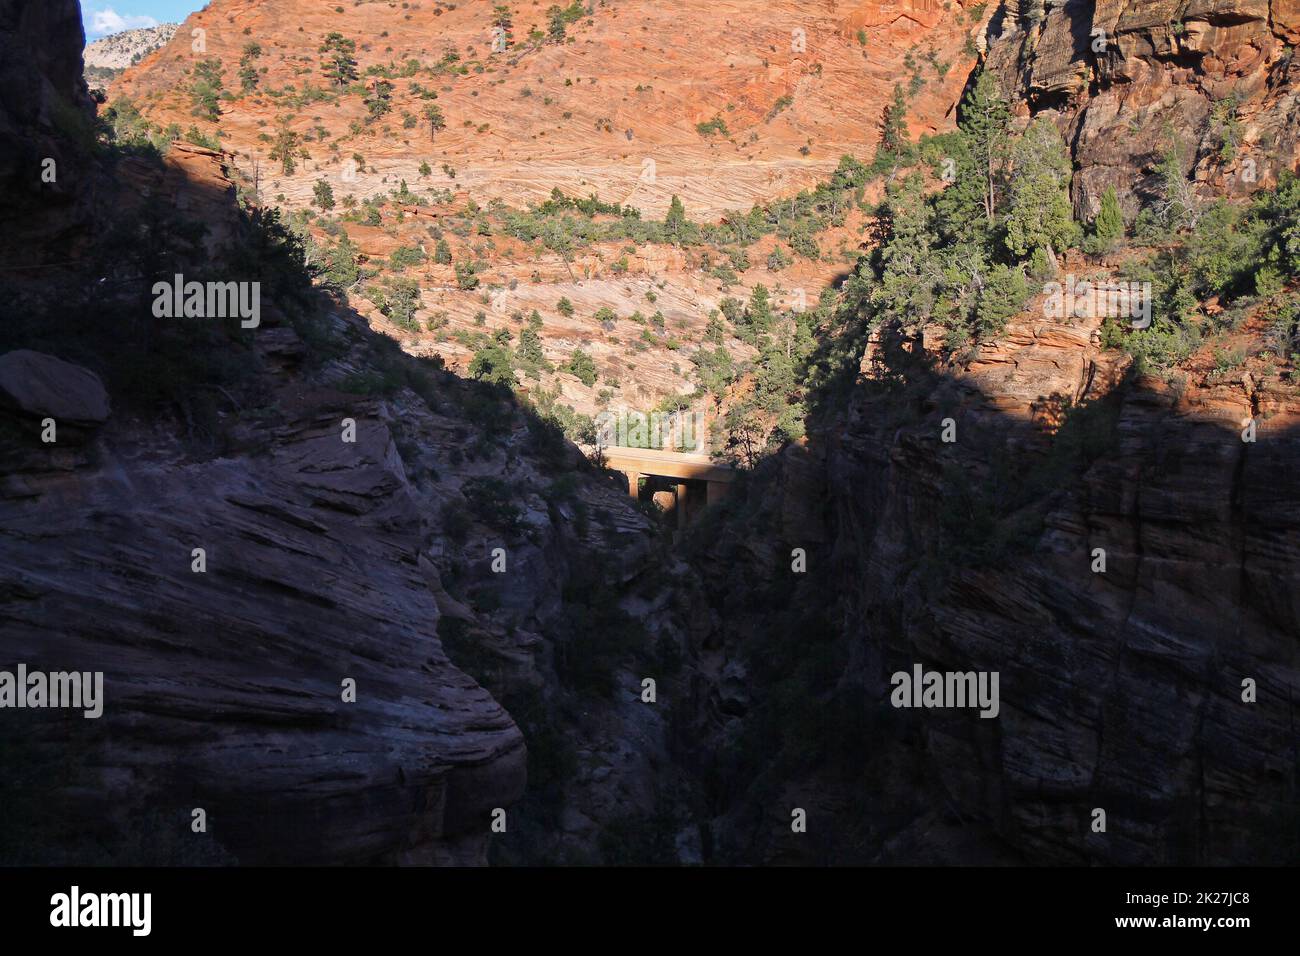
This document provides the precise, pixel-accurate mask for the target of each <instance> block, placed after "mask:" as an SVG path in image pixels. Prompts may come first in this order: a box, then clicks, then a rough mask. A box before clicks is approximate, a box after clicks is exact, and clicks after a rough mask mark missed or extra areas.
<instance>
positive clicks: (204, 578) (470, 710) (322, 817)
mask: <svg viewBox="0 0 1300 956" xmlns="http://www.w3.org/2000/svg"><path fill="white" fill-rule="evenodd" d="M87 374H89V373H87ZM356 414H357V411H356V407H355V405H352V406H347V405H344V404H341V403H340V404H338V405H336V406H335V407H331V406H330V405H329V404H327V403H324V402H317V403H314V404H312V405H311V406H310V407H309V408H306V409H304V410H303V413H302V415H301V417H298V418H295V419H294V420H292V421H290V422H288V423H286V424H285V425H284V426H282V428H281V429H280V430H279V433H278V435H277V436H276V438H277V440H276V443H275V446H274V448H273V449H272V450H271V451H270V453H269V454H266V455H263V456H259V457H257V458H255V459H249V458H242V457H241V458H235V459H218V460H215V461H206V462H195V461H187V460H185V459H184V458H183V457H180V456H178V455H177V454H176V453H175V451H174V450H173V449H168V448H165V447H160V446H159V444H158V442H157V436H155V435H151V434H149V432H148V430H146V429H139V428H138V427H137V428H129V427H124V428H120V429H119V428H115V427H114V426H113V425H111V424H110V425H109V426H108V428H107V434H106V435H103V436H100V438H99V440H97V442H96V443H95V444H94V445H93V447H91V448H88V449H85V450H84V452H83V453H82V454H81V455H79V456H78V459H77V460H69V459H68V458H67V457H64V454H65V453H62V452H59V453H56V452H53V451H51V453H50V454H49V455H48V456H46V457H44V458H42V456H41V455H40V454H39V453H29V456H28V458H27V460H26V461H25V462H24V467H23V468H22V470H21V472H20V473H17V474H12V473H11V474H9V475H8V476H7V477H6V479H5V482H4V492H3V496H2V499H3V500H2V501H0V514H3V521H2V522H0V523H2V524H3V526H4V529H5V530H4V533H3V536H2V544H3V551H4V555H5V560H4V570H3V572H0V593H3V594H4V595H6V600H5V601H4V602H3V607H4V610H3V612H2V614H0V616H2V617H3V621H4V632H5V654H6V659H7V660H12V661H23V662H26V663H27V664H28V665H29V667H31V668H38V667H39V668H43V669H47V670H63V669H75V670H89V671H103V672H104V674H105V695H106V702H105V715H104V717H102V718H100V720H99V721H90V720H87V721H81V722H79V723H77V724H74V725H72V726H71V728H69V727H68V726H67V725H66V724H62V725H55V726H51V727H49V728H48V732H49V733H51V734H53V733H59V734H61V735H64V736H63V737H62V738H59V739H57V740H56V739H45V740H44V741H43V742H44V743H46V744H49V745H50V746H55V745H56V744H57V743H62V744H64V745H65V746H67V747H69V748H76V747H77V746H78V745H79V743H80V742H81V741H82V739H83V738H84V739H85V741H86V742H87V743H88V744H89V743H90V742H93V743H94V745H97V746H98V747H99V748H101V749H99V750H98V751H97V754H96V756H95V759H94V767H93V773H92V774H91V775H90V779H83V780H78V781H77V783H78V784H79V785H80V786H87V785H92V786H94V787H95V789H96V790H97V791H98V792H97V793H96V794H95V798H94V799H93V800H81V799H79V797H78V795H77V794H76V793H71V794H52V795H51V798H52V799H60V798H62V799H66V800H67V801H68V803H69V805H70V806H73V807H76V806H80V807H81V808H82V809H83V810H84V811H85V812H86V813H87V817H88V818H90V819H93V818H94V816H95V815H96V814H101V813H103V810H104V807H105V806H107V807H111V808H112V810H111V817H112V819H111V820H101V821H100V824H99V826H100V827H102V829H103V830H104V831H107V832H110V833H111V831H112V829H113V825H116V826H120V827H122V828H123V829H124V830H127V831H130V830H132V829H134V827H133V822H134V823H136V824H137V825H138V821H132V820H131V815H132V814H140V813H141V812H142V811H144V810H146V809H150V808H152V807H153V806H156V805H161V804H166V805H169V806H170V807H171V809H172V810H173V811H175V810H176V809H177V804H176V801H177V800H179V801H181V802H182V803H185V804H186V807H188V804H187V803H186V801H192V802H193V804H194V806H199V807H203V808H204V809H205V810H206V811H207V813H208V815H209V817H210V819H211V821H212V823H211V827H210V832H211V833H212V834H213V839H214V840H215V841H216V843H217V844H219V845H220V846H221V847H223V848H224V849H225V850H226V851H227V852H229V853H231V854H233V855H234V857H235V858H237V859H238V860H239V861H240V862H244V863H259V862H263V863H264V862H288V861H300V862H321V863H324V862H345V861H354V862H357V861H365V860H387V861H393V862H396V861H403V862H435V861H447V860H458V861H460V862H472V861H474V860H475V859H478V858H481V856H482V854H483V851H484V848H485V842H486V835H487V822H488V819H489V811H490V810H491V808H492V807H495V806H508V805H509V804H510V803H511V802H513V801H514V800H515V799H517V797H518V796H519V795H520V793H522V791H523V786H524V745H523V739H522V737H521V736H520V733H519V731H518V729H517V728H516V727H515V726H514V723H513V722H512V721H511V720H510V718H509V717H508V716H507V715H506V714H505V712H504V711H503V710H502V709H501V707H500V706H499V705H498V704H497V703H496V701H494V700H493V699H492V698H491V697H490V696H489V695H488V694H487V692H486V691H484V690H483V689H482V688H480V687H478V686H477V685H476V684H475V683H474V682H473V681H472V680H471V679H470V678H468V677H466V676H465V675H464V674H462V673H461V672H460V671H458V670H457V669H456V668H455V667H453V666H452V665H451V664H450V663H449V662H448V660H447V658H446V655H445V654H444V653H443V651H442V649H441V646H440V645H439V643H438V641H437V639H436V637H435V634H436V631H437V623H438V618H439V613H440V612H439V608H438V605H437V604H436V602H435V600H434V598H433V595H432V593H431V590H430V586H429V581H428V580H427V573H426V572H425V571H424V570H423V569H422V568H421V565H420V560H419V558H418V553H419V545H420V540H421V517H420V513H419V510H418V507H417V501H416V500H415V498H414V497H413V496H412V494H411V492H410V489H409V487H408V485H407V479H406V476H405V474H404V472H403V470H402V464H401V459H400V458H399V457H398V455H397V453H396V450H395V449H394V447H393V440H392V436H391V434H390V433H389V430H388V427H387V425H386V424H385V423H384V422H383V421H381V420H380V419H379V418H378V417H377V415H374V414H372V415H370V416H368V417H361V418H359V419H358V421H357V442H356V445H355V446H349V445H345V444H343V443H342V442H341V441H340V439H339V434H338V433H339V427H340V426H339V420H340V419H342V418H343V417H344V416H345V415H356ZM20 427H24V428H27V427H35V426H29V425H28V424H27V422H26V421H25V420H24V421H22V422H20ZM194 548H202V549H203V552H204V554H203V556H202V561H203V565H204V567H205V571H204V572H203V573H196V572H195V571H194V570H193V568H194V566H195V565H194V562H195V560H196V559H195V558H194V556H193V549H194ZM345 679H350V680H352V681H355V686H356V703H344V702H343V700H342V697H343V681H344V680H345ZM9 717H10V719H12V714H10V715H9ZM101 724H102V726H100V725H101ZM37 727H38V728H41V729H44V728H45V725H44V724H38V725H37ZM35 739H37V740H41V730H40V729H38V730H37V734H36V738H35ZM180 809H185V808H180ZM182 815H183V814H182ZM466 834H472V835H470V836H467V835H466ZM163 839H164V843H165V834H164V835H163ZM178 842H179V841H178Z"/></svg>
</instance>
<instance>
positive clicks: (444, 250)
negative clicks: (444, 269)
mask: <svg viewBox="0 0 1300 956" xmlns="http://www.w3.org/2000/svg"><path fill="white" fill-rule="evenodd" d="M433 261H434V262H436V263H438V265H440V266H449V265H451V246H449V245H447V240H446V239H439V240H438V245H437V246H435V247H434V250H433Z"/></svg>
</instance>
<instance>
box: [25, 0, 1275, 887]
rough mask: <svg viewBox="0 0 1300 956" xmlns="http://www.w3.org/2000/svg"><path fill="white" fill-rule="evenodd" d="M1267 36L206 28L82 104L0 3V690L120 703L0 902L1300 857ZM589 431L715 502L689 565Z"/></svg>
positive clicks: (892, 27)
mask: <svg viewBox="0 0 1300 956" xmlns="http://www.w3.org/2000/svg"><path fill="white" fill-rule="evenodd" d="M1297 43H1300V3H1297V2H1293V0H1159V2H1151V3H1142V4H1138V3H1133V2H1130V0H1061V2H1043V0H1024V2H1003V3H973V2H966V0H962V2H958V0H950V2H938V0H897V2H873V0H816V2H812V3H796V2H787V0H771V2H756V0H717V2H710V3H705V2H703V0H683V2H680V3H675V4H658V3H653V2H649V0H591V2H588V3H583V2H578V3H575V4H573V5H572V6H568V7H565V6H562V5H561V6H554V7H548V6H544V5H540V4H525V3H509V2H507V3H501V4H493V3H478V2H456V3H450V2H429V0H424V2H410V3H401V2H389V0H340V3H339V4H337V5H334V4H320V3H314V2H307V0H212V2H211V3H209V4H207V6H206V7H204V9H203V10H201V11H199V12H197V13H195V14H193V15H191V16H190V17H189V18H188V19H187V20H186V21H185V22H184V23H183V24H181V25H180V26H179V28H178V29H177V30H176V31H175V33H174V35H172V36H171V38H170V39H169V40H166V42H164V43H162V45H161V46H159V47H158V48H157V49H155V50H153V51H151V52H148V53H146V54H145V55H143V56H142V57H140V58H139V60H138V62H135V63H134V64H130V65H127V66H126V68H125V70H124V72H122V73H121V74H120V75H115V76H113V77H111V78H109V79H108V82H107V84H106V85H105V86H104V87H103V88H102V89H97V90H91V89H89V88H88V87H87V86H86V83H85V81H84V80H83V64H82V50H83V46H84V37H83V36H82V32H81V27H80V24H79V21H78V12H77V5H76V4H75V3H73V2H71V0H47V2H44V3H33V2H25V0H0V189H2V190H3V196H4V199H3V201H2V202H0V221H2V222H3V225H4V229H3V230H2V231H0V313H2V314H0V461H3V466H4V467H3V468H2V469H0V634H2V635H3V638H2V639H0V646H3V647H4V648H5V650H6V657H5V660H4V661H3V662H0V664H3V666H4V667H6V668H8V667H10V666H11V665H16V664H18V663H20V662H21V663H25V664H26V665H28V666H29V667H30V668H44V669H47V670H52V671H57V670H74V669H75V670H78V671H102V672H103V674H104V694H105V700H104V713H103V716H102V717H101V718H99V719H97V720H93V721H92V720H83V719H82V718H81V716H80V715H79V714H78V715H76V717H75V719H73V718H69V717H68V716H67V715H61V714H57V713H53V712H50V713H41V714H27V715H24V722H23V724H22V727H21V730H18V729H17V724H16V723H15V722H14V721H12V720H10V719H9V718H10V717H11V716H12V715H11V714H5V715H4V716H5V722H4V723H3V724H0V728H2V731H0V754H3V759H4V762H5V765H6V766H11V767H15V768H19V769H18V770H16V771H15V772H14V773H12V774H7V775H6V777H5V779H4V780H3V782H0V800H3V802H4V805H5V806H6V808H7V810H8V812H9V814H10V819H11V820H12V821H17V822H16V823H14V824H13V825H11V826H8V827H6V828H5V831H4V834H3V838H2V839H3V842H0V862H5V863H49V862H72V863H83V862H88V863H126V864H161V865H175V864H233V863H239V864H271V863H276V864H278V863H306V864H333V863H342V864H425V865H427V864H443V865H478V864H484V863H491V864H495V865H539V864H606V865H610V864H654V865H666V864H670V865H700V864H704V865H762V864H788V865H800V864H915V863H930V864H1008V865H1014V864H1141V865H1164V864H1247V863H1293V862H1294V861H1295V859H1296V857H1297V852H1298V851H1300V794H1298V792H1297V788H1298V785H1300V780H1298V777H1300V735H1298V732H1297V724H1296V703H1295V700H1294V698H1295V696H1296V693H1297V685H1298V684H1300V598H1298V597H1297V594H1298V593H1300V591H1298V588H1297V585H1298V584H1300V494H1298V493H1297V491H1296V488H1295V485H1294V480H1295V479H1294V476H1295V475H1296V474H1297V472H1298V471H1300V402H1298V397H1300V392H1298V391H1297V389H1298V388H1300V368H1298V366H1297V362H1298V361H1300V324H1298V323H1300V220H1297V218H1296V210H1297V209H1298V208H1300V205H1297V202H1296V195H1297V192H1296V186H1295V182H1294V180H1293V178H1292V177H1293V175H1294V173H1295V171H1296V169H1297V166H1298V165H1300V101H1298V99H1297V90H1300V83H1298V82H1297V81H1298V80H1300V75H1298V74H1300V63H1297V62H1295V60H1294V52H1295V47H1296V44H1297ZM989 90H994V91H995V92H994V93H992V94H991V93H989ZM981 111H982V112H981ZM981 120H983V121H984V125H982V126H981V125H980V122H981ZM990 129H994V130H995V132H996V135H994V134H990V133H989V132H988V130H990ZM1053 137H1054V138H1053ZM1043 143H1047V144H1049V145H1052V148H1053V149H1055V145H1054V144H1056V143H1059V150H1057V152H1059V155H1056V153H1052V154H1051V155H1050V156H1049V155H1048V153H1049V152H1050V150H1048V149H1047V147H1046V146H1041V145H1040V144H1043ZM990 144H995V145H996V146H997V149H998V150H1000V152H999V156H1002V157H1003V158H1002V159H1000V160H999V163H1000V164H1001V165H996V164H994V163H993V162H992V161H991V160H988V159H987V158H985V160H983V165H980V164H981V162H982V160H981V155H980V153H979V151H978V149H976V148H975V147H977V146H979V147H987V148H988V149H989V151H990V154H991V151H992V149H993V146H991V145H990ZM1035 150H1037V152H1035ZM1044 157H1045V158H1044ZM51 164H52V165H51ZM49 170H54V171H55V172H54V174H53V178H50V175H43V174H44V173H48V171H49ZM971 170H983V171H985V172H986V173H987V176H985V177H984V178H981V177H980V176H972V175H971ZM1031 180H1032V182H1033V183H1034V184H1035V185H1039V184H1043V183H1047V184H1049V185H1050V188H1049V187H1048V186H1044V187H1043V190H1044V191H1041V192H1039V193H1037V194H1030V193H1028V192H1027V191H1024V190H1021V189H1020V185H1019V184H1025V183H1029V182H1031ZM972 189H973V192H972ZM1024 197H1027V198H1024ZM986 201H987V203H988V206H987V217H985V216H984V214H983V210H985V208H986V207H985V206H984V205H983V203H985V202H986ZM962 203H964V204H965V205H961V204H962ZM945 204H947V205H945ZM1288 204H1289V205H1288ZM994 206H996V207H997V208H996V209H994V208H993V207H994ZM1030 208H1032V210H1033V211H1034V215H1032V216H1031V215H1029V214H1028V213H1026V212H1025V210H1026V209H1030ZM1040 209H1041V210H1055V212H1054V213H1053V215H1054V216H1055V218H1054V219H1053V220H1052V221H1051V222H1045V221H1044V219H1045V218H1046V213H1044V215H1043V216H1039V215H1037V211H1038V210H1040ZM952 210H956V211H952ZM970 210H977V211H979V214H977V215H970V214H969V212H970ZM1017 216H1022V217H1023V218H1017ZM1108 216H1111V217H1114V216H1118V221H1119V230H1118V233H1112V234H1110V237H1109V238H1110V241H1108V242H1106V241H1103V240H1104V239H1106V237H1107V234H1106V233H1105V230H1104V229H1103V228H1102V226H1101V225H1100V223H1103V222H1104V221H1105V220H1106V217H1108ZM985 218H987V223H988V225H987V226H981V225H980V223H981V222H983V221H984V220H985ZM971 223H974V224H975V227H979V229H980V230H981V231H980V232H979V233H978V234H974V233H972V232H971V231H970V230H971V229H972V228H975V227H972V226H971ZM1031 228H1032V229H1037V230H1038V232H1036V233H1034V234H1033V235H1035V236H1038V238H1037V239H1035V240H1034V241H1029V240H1026V241H1025V242H1024V243H1023V244H1019V239H1018V237H1019V236H1020V235H1021V233H1020V232H1019V231H1018V230H1025V229H1031ZM1214 230H1218V231H1214ZM1048 233H1051V238H1050V241H1048V240H1045V239H1042V236H1043V235H1047V234H1048ZM989 249H996V253H990V252H988V250H989ZM1221 260H1223V261H1221ZM972 263H974V264H972ZM182 275H183V276H184V277H185V278H186V279H193V280H196V281H200V282H203V281H209V282H236V283H252V282H256V283H258V289H259V292H260V320H259V322H258V324H257V325H256V327H241V324H240V321H239V317H238V316H228V317H225V318H220V319H218V318H209V319H199V320H196V321H183V320H182V317H180V316H177V317H175V318H168V319H164V318H161V317H160V315H159V313H157V312H156V311H155V310H154V308H153V300H152V293H151V290H152V289H153V288H154V286H155V283H156V282H160V281H161V282H165V283H171V282H172V281H173V278H174V277H176V276H182ZM1066 276H1070V277H1074V276H1078V277H1081V278H1086V279H1087V280H1089V281H1092V282H1094V283H1104V282H1111V281H1124V282H1134V283H1137V284H1136V285H1134V286H1133V288H1134V289H1138V288H1141V289H1144V290H1148V289H1149V290H1151V291H1150V292H1149V294H1150V295H1151V297H1152V300H1151V301H1152V302H1153V303H1154V310H1153V314H1154V315H1155V316H1156V318H1155V320H1154V322H1153V323H1152V324H1151V327H1150V328H1149V329H1144V328H1141V327H1140V324H1139V325H1129V324H1128V317H1127V316H1125V317H1124V321H1122V322H1118V323H1117V322H1116V317H1115V316H1114V315H1109V316H1108V315H1105V314H1095V310H1093V311H1091V312H1090V313H1089V314H1086V315H1082V314H1076V313H1075V312H1074V311H1072V310H1067V311H1066V312H1065V313H1064V314H1062V313H1061V312H1060V311H1059V310H1057V311H1056V312H1053V311H1052V310H1051V309H1050V308H1049V307H1048V306H1047V305H1046V300H1047V298H1048V292H1047V285H1048V283H1049V281H1050V280H1051V279H1053V278H1055V279H1057V280H1063V279H1064V277H1066ZM918 277H924V278H925V281H924V282H921V281H920V279H919V278H918ZM1171 277H1173V278H1171ZM1175 279H1177V280H1178V281H1175ZM1144 294H1146V293H1144ZM1008 303H1010V304H1008ZM629 409H631V410H634V411H639V412H645V413H649V412H651V411H652V410H657V411H660V412H669V413H671V412H675V411H677V412H694V413H698V414H699V415H700V416H701V419H702V420H703V421H704V422H705V424H706V429H705V430H706V432H707V433H708V441H707V447H706V448H703V449H694V450H696V451H699V452H701V453H704V452H708V453H711V454H712V455H713V456H714V458H716V459H717V461H718V464H719V465H725V466H726V467H728V468H729V469H731V472H729V473H734V475H735V480H734V484H731V485H730V486H729V491H728V494H727V495H726V496H725V498H723V499H722V500H720V501H718V502H716V503H713V504H710V505H709V507H707V508H702V509H701V510H700V512H699V514H698V517H696V516H695V515H694V514H692V521H691V523H690V524H689V526H686V525H685V523H684V522H683V523H682V524H681V526H679V524H678V522H676V521H675V520H674V519H673V516H672V515H665V514H663V513H662V510H663V509H662V508H661V507H660V505H661V504H667V505H668V506H669V507H670V508H671V507H672V506H673V503H674V502H673V501H672V499H671V496H670V497H669V498H668V499H665V500H664V501H659V499H658V497H657V496H655V495H654V493H653V489H651V488H649V487H647V488H646V489H645V490H644V492H643V493H641V494H640V495H639V497H636V496H633V495H629V493H628V491H629V488H628V481H627V479H626V477H625V476H624V475H622V474H619V473H617V472H615V471H613V470H611V469H609V468H607V467H605V464H606V462H605V461H604V460H603V455H602V449H600V448H599V447H593V446H594V445H595V444H596V442H595V438H594V422H595V421H596V420H597V419H598V418H599V416H600V415H601V414H602V413H609V412H615V411H618V410H623V411H626V410H629ZM51 422H53V424H54V426H55V427H56V429H57V432H56V435H57V437H56V438H55V440H52V441H51V440H47V438H43V435H46V436H48V435H49V428H50V425H49V423H51ZM634 485H635V481H634ZM657 502H659V503H657ZM914 667H915V668H917V669H918V673H919V672H920V670H921V669H925V670H934V671H940V672H947V673H979V674H982V675H988V674H995V675H997V677H996V678H995V681H994V685H993V686H995V687H996V688H997V693H998V694H999V695H1000V699H999V701H998V705H997V706H996V707H988V708H986V714H985V716H983V717H982V716H981V715H980V713H979V712H978V711H977V710H971V709H944V708H936V709H926V708H917V709H899V708H898V707H896V706H894V705H891V702H890V691H891V686H890V676H891V674H894V673H896V672H905V673H908V674H910V673H912V672H913V668H914ZM647 681H649V682H650V683H649V684H647ZM981 686H983V685H981ZM349 689H350V691H351V692H352V696H351V697H349ZM195 808H202V809H203V810H204V811H205V814H206V818H207V820H208V826H207V827H206V830H205V831H204V832H202V833H196V832H194V830H193V829H192V827H191V819H192V813H193V811H194V809H195ZM1098 808H1101V809H1104V810H1105V818H1106V821H1107V822H1106V827H1105V828H1104V830H1101V831H1098V830H1097V829H1096V827H1095V826H1094V821H1095V810H1097V809H1098ZM795 811H802V812H803V813H804V815H805V818H806V824H807V825H806V828H805V829H798V828H792V826H791V817H792V813H793V812H795ZM501 820H504V821H505V825H504V828H501V827H495V828H494V822H496V821H501Z"/></svg>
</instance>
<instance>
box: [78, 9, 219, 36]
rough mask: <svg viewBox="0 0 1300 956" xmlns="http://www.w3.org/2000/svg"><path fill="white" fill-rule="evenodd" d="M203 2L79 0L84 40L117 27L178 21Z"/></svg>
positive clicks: (102, 34)
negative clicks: (84, 32)
mask: <svg viewBox="0 0 1300 956" xmlns="http://www.w3.org/2000/svg"><path fill="white" fill-rule="evenodd" d="M205 3H206V0H81V22H82V23H83V24H84V25H85V27H86V39H87V40H98V39H99V38H100V37H102V36H107V35H108V34H110V33H117V32H118V31H120V30H131V29H134V28H135V27H151V26H155V25H157V24H159V23H180V22H181V21H182V20H184V19H185V18H186V17H188V16H189V15H190V14H191V13H193V12H194V11H195V10H199V9H202V8H203V6H204V5H205Z"/></svg>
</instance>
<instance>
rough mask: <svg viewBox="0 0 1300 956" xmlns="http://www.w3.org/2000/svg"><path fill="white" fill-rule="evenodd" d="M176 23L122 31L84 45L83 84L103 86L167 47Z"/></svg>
mask: <svg viewBox="0 0 1300 956" xmlns="http://www.w3.org/2000/svg"><path fill="white" fill-rule="evenodd" d="M178 29H180V24H179V23H160V24H158V26H156V27H140V28H139V29H136V30H123V31H122V32H121V33H114V34H111V35H109V36H106V37H101V38H100V39H98V40H95V41H94V42H92V43H87V44H86V50H85V53H84V54H83V57H84V60H85V75H86V82H87V83H88V84H89V85H90V86H92V87H95V86H106V85H107V84H109V83H111V82H112V81H113V80H114V79H116V78H117V76H118V75H119V74H120V73H121V72H122V71H123V70H125V69H126V68H127V67H128V66H131V65H132V64H134V63H138V62H140V60H142V59H143V58H144V57H145V56H147V55H148V54H150V53H152V52H153V51H154V50H156V49H158V48H159V47H161V46H164V45H166V44H167V43H168V42H169V41H170V40H171V38H172V37H174V36H175V35H176V31H177V30H178Z"/></svg>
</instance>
